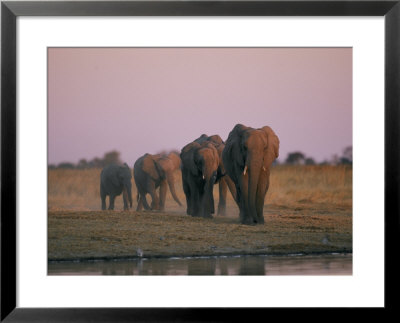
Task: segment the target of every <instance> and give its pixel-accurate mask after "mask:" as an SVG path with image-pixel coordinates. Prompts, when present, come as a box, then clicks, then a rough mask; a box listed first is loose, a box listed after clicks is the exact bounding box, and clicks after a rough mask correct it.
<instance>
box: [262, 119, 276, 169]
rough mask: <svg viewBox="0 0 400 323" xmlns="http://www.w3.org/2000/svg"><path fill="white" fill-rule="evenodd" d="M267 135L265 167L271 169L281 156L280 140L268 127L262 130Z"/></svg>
mask: <svg viewBox="0 0 400 323" xmlns="http://www.w3.org/2000/svg"><path fill="white" fill-rule="evenodd" d="M261 130H262V131H264V133H265V135H266V139H267V140H266V143H267V145H266V149H265V152H264V167H266V168H269V167H270V166H271V164H272V163H273V162H274V160H275V159H276V158H278V156H279V138H278V136H277V135H276V134H275V132H274V131H273V130H272V129H271V128H270V127H268V126H265V127H263V128H261Z"/></svg>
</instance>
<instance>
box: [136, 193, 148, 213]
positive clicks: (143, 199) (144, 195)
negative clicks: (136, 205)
mask: <svg viewBox="0 0 400 323" xmlns="http://www.w3.org/2000/svg"><path fill="white" fill-rule="evenodd" d="M139 200H140V201H141V202H142V204H143V206H144V209H145V210H151V207H150V205H149V203H147V199H146V192H143V193H140V198H139Z"/></svg>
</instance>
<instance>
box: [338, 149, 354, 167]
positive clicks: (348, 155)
mask: <svg viewBox="0 0 400 323" xmlns="http://www.w3.org/2000/svg"><path fill="white" fill-rule="evenodd" d="M340 163H341V164H352V163H353V146H348V147H346V148H345V149H343V155H342V157H340Z"/></svg>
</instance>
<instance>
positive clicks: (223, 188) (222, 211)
mask: <svg viewBox="0 0 400 323" xmlns="http://www.w3.org/2000/svg"><path fill="white" fill-rule="evenodd" d="M194 142H198V143H200V144H201V143H204V142H209V143H211V144H213V145H214V147H215V148H216V149H217V152H218V157H219V161H218V174H221V177H220V180H219V187H218V188H219V202H218V212H217V214H218V215H226V195H227V191H228V187H229V191H230V192H231V194H232V197H233V198H234V200H235V201H236V187H235V184H234V183H233V181H232V180H231V178H230V177H229V176H225V174H226V171H225V167H224V165H223V162H222V151H223V150H224V148H225V142H224V141H223V140H222V138H221V137H220V136H219V135H212V136H207V135H206V134H202V135H201V136H200V137H199V138H197V139H196V140H194ZM236 202H237V201H236Z"/></svg>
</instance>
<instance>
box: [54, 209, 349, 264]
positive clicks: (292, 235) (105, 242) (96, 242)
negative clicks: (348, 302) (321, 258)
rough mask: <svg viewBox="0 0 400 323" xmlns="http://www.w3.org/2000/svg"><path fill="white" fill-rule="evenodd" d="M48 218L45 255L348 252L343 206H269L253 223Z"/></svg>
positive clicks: (127, 216)
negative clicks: (259, 222)
mask: <svg viewBox="0 0 400 323" xmlns="http://www.w3.org/2000/svg"><path fill="white" fill-rule="evenodd" d="M48 221H49V226H48V228H49V229H48V260H49V261H76V260H80V261H85V260H109V259H132V258H164V257H196V256H222V255H224V256H229V255H261V254H262V255H288V254H322V253H351V252H352V216H351V213H350V214H349V212H348V210H346V209H343V208H336V209H332V208H329V209H324V208H323V207H322V206H320V207H319V208H317V209H315V208H308V209H307V208H296V209H293V210H291V209H285V208H283V207H279V206H271V207H269V208H268V212H267V214H265V224H263V225H256V226H247V225H242V224H240V223H239V220H238V219H237V218H233V217H222V216H216V217H214V218H213V219H203V218H193V217H190V216H187V215H185V214H184V213H183V212H175V213H167V212H165V213H164V212H135V211H127V212H123V211H78V212H75V211H49V216H48Z"/></svg>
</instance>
